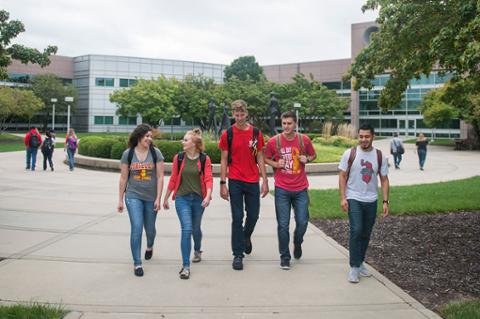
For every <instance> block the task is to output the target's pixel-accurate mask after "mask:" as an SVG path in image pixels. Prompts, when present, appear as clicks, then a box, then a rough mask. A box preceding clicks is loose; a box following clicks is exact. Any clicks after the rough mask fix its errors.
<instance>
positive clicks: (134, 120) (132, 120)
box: [128, 116, 137, 125]
mask: <svg viewBox="0 0 480 319" xmlns="http://www.w3.org/2000/svg"><path fill="white" fill-rule="evenodd" d="M128 125H137V118H136V117H135V116H130V117H129V118H128Z"/></svg>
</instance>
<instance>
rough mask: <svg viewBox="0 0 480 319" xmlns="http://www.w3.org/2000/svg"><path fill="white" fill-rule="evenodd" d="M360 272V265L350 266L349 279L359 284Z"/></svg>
mask: <svg viewBox="0 0 480 319" xmlns="http://www.w3.org/2000/svg"><path fill="white" fill-rule="evenodd" d="M359 272H360V271H359V268H358V267H352V268H350V272H349V273H348V281H349V282H351V283H352V284H357V283H358V282H359V281H360V279H358V273H359Z"/></svg>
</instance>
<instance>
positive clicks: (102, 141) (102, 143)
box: [78, 136, 125, 158]
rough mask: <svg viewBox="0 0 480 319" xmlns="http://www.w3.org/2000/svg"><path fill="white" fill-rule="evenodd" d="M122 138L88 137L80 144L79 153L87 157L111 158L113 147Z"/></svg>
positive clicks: (82, 139)
mask: <svg viewBox="0 0 480 319" xmlns="http://www.w3.org/2000/svg"><path fill="white" fill-rule="evenodd" d="M120 140H125V139H124V138H122V137H100V136H86V137H83V138H81V139H80V142H79V143H78V153H79V154H81V155H85V156H92V157H101V158H110V155H111V151H112V146H113V144H115V143H116V142H118V141H120Z"/></svg>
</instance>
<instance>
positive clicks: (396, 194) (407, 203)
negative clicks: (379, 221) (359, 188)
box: [309, 176, 480, 219]
mask: <svg viewBox="0 0 480 319" xmlns="http://www.w3.org/2000/svg"><path fill="white" fill-rule="evenodd" d="M309 193H310V201H311V204H310V217H312V218H318V219H335V218H341V219H346V218H347V217H348V216H347V214H346V213H345V212H343V211H342V210H341V209H340V199H339V194H338V189H326V190H310V191H309ZM378 196H379V197H378V198H379V199H382V195H381V192H380V190H379V195H378ZM479 198H480V176H475V177H472V178H467V179H462V180H456V181H450V182H441V183H433V184H420V185H409V186H393V187H390V197H389V200H390V214H392V215H415V214H423V213H441V212H456V211H476V210H480V200H479ZM381 205H382V203H381V200H379V202H378V209H377V211H378V212H379V213H380V212H381Z"/></svg>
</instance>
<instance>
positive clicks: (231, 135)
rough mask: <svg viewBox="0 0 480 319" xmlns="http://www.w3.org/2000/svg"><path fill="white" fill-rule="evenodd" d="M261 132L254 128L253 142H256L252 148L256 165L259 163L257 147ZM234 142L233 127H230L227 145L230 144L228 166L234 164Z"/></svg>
mask: <svg viewBox="0 0 480 319" xmlns="http://www.w3.org/2000/svg"><path fill="white" fill-rule="evenodd" d="M259 133H260V130H259V129H258V128H256V127H255V126H254V127H253V136H252V141H255V145H254V146H253V148H252V156H253V157H254V158H255V163H256V162H257V153H258V150H257V146H258V134H259ZM232 142H233V127H229V128H228V130H227V143H228V165H230V164H232Z"/></svg>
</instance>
